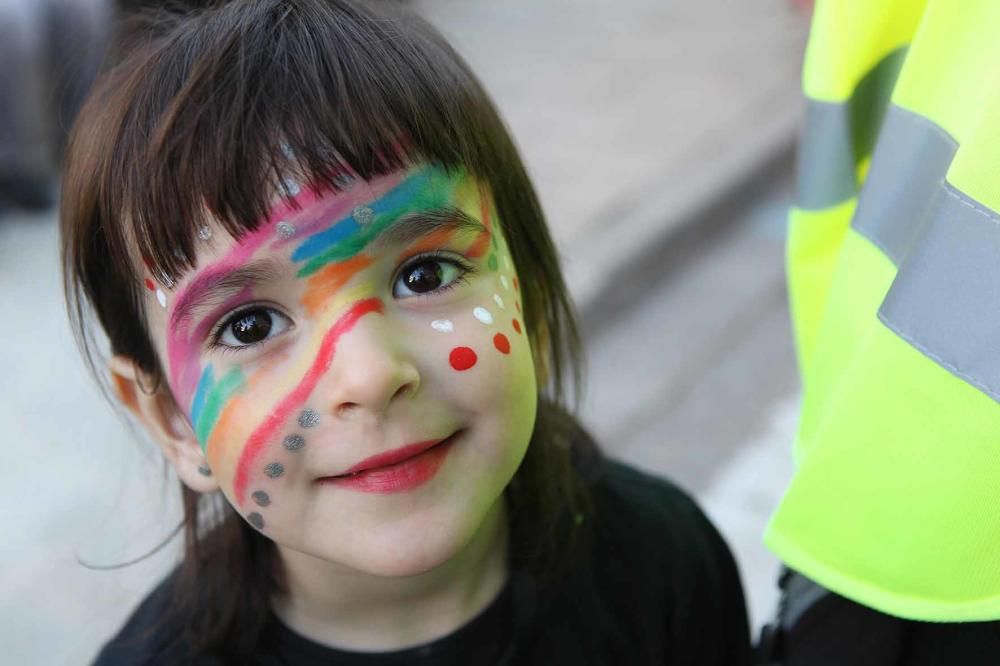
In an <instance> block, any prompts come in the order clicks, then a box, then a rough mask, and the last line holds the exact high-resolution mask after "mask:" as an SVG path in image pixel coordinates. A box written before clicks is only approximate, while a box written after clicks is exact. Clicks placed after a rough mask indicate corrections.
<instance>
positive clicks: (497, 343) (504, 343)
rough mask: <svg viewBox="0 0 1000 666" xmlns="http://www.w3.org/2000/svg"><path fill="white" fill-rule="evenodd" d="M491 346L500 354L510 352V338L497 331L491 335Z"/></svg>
mask: <svg viewBox="0 0 1000 666" xmlns="http://www.w3.org/2000/svg"><path fill="white" fill-rule="evenodd" d="M493 346H494V347H496V348H497V349H498V350H500V353H501V354H509V353H510V340H508V339H507V336H506V335H504V334H503V333H497V334H496V335H494V336H493Z"/></svg>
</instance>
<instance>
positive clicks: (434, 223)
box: [366, 206, 486, 252]
mask: <svg viewBox="0 0 1000 666" xmlns="http://www.w3.org/2000/svg"><path fill="white" fill-rule="evenodd" d="M445 229H447V230H450V231H454V232H456V233H462V232H477V233H478V232H483V231H486V228H485V227H484V226H483V225H482V223H481V222H479V220H477V219H475V218H474V217H471V216H470V215H468V214H467V213H466V212H465V211H463V210H461V209H459V208H454V207H452V206H446V207H444V208H434V209H431V210H422V211H416V212H413V213H407V214H406V215H403V216H402V217H400V218H399V219H398V220H396V222H394V223H393V224H390V225H389V226H388V227H386V228H385V229H384V230H382V233H380V234H379V235H378V236H376V237H375V238H374V239H372V241H371V242H370V243H369V244H368V247H367V248H366V252H380V251H382V250H384V249H386V248H390V247H397V246H400V245H409V244H410V243H414V242H416V241H418V240H420V239H421V238H423V237H424V236H427V235H429V234H432V233H434V232H435V231H440V230H445Z"/></svg>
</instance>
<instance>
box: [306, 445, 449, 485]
mask: <svg viewBox="0 0 1000 666" xmlns="http://www.w3.org/2000/svg"><path fill="white" fill-rule="evenodd" d="M461 432H462V431H457V432H455V433H452V434H451V435H449V436H448V437H446V438H444V439H440V440H430V441H426V442H417V443H416V444H408V445H406V446H403V447H400V448H398V449H394V450H392V451H387V452H385V453H380V454H378V455H375V456H371V457H370V458H365V459H364V460H362V461H361V462H359V463H357V464H356V465H354V466H353V467H351V468H350V469H349V470H347V471H346V472H344V473H343V474H338V475H337V476H325V477H322V478H320V479H319V482H320V483H323V484H328V485H332V486H336V487H338V488H344V489H347V490H356V491H359V492H364V493H379V494H390V493H399V492H405V491H407V490H412V489H414V488H417V487H419V486H422V485H423V484H425V483H427V482H428V481H430V480H431V479H432V478H434V476H435V475H436V474H437V472H438V470H439V469H440V467H441V464H442V463H443V462H444V459H445V457H446V456H447V455H448V453H449V452H450V451H451V449H452V444H453V443H454V442H455V440H456V439H457V438H458V435H459V434H460V433H461Z"/></svg>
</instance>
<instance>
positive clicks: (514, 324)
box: [510, 308, 521, 334]
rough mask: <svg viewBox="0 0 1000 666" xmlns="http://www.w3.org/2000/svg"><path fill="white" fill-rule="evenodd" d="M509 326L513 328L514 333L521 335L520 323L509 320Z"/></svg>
mask: <svg viewBox="0 0 1000 666" xmlns="http://www.w3.org/2000/svg"><path fill="white" fill-rule="evenodd" d="M519 309H520V308H519ZM510 325H511V326H513V327H514V331H515V332H516V333H518V334H520V333H521V322H519V321H518V320H516V319H511V320H510Z"/></svg>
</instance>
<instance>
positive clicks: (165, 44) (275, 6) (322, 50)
mask: <svg viewBox="0 0 1000 666" xmlns="http://www.w3.org/2000/svg"><path fill="white" fill-rule="evenodd" d="M384 10H385V8H380V11H384ZM186 18H187V20H186V21H184V22H182V23H179V24H178V26H177V27H176V28H175V29H173V30H170V29H166V30H164V31H163V34H162V36H161V37H160V38H159V39H158V40H156V41H155V42H153V43H151V44H150V45H149V47H148V48H146V49H145V50H141V51H139V52H136V53H135V54H134V57H133V58H130V59H129V60H130V61H128V62H124V63H123V64H122V65H121V66H120V67H121V68H124V71H128V72H129V73H128V75H127V76H126V77H125V79H126V80H125V81H123V82H122V83H123V85H122V84H119V87H118V90H117V92H119V93H121V92H124V93H126V94H128V95H129V96H130V99H129V100H128V101H127V102H128V103H127V104H126V107H127V112H126V114H125V117H124V118H123V122H122V124H121V131H120V134H119V137H118V141H117V145H116V146H115V149H114V151H113V152H114V154H115V158H114V159H113V160H112V163H111V170H112V173H111V174H109V175H110V176H111V177H110V178H109V179H108V182H109V184H110V189H111V191H112V192H114V194H112V196H111V197H110V203H111V204H112V205H113V209H112V210H110V211H108V213H109V215H108V216H106V217H107V218H110V217H112V215H120V216H121V217H122V218H123V219H124V220H128V224H127V225H122V224H112V225H110V226H109V228H108V230H109V231H110V232H111V233H114V232H115V231H118V232H119V233H123V232H124V231H127V232H128V233H129V234H131V236H132V238H130V239H119V240H118V242H117V243H113V244H114V245H116V246H119V247H121V248H123V249H124V248H126V247H127V246H128V245H129V243H134V245H133V247H136V246H137V247H138V250H139V253H140V255H141V257H142V258H143V260H144V261H145V263H146V264H147V266H148V268H149V270H151V271H152V272H153V273H154V275H155V277H157V278H158V279H159V280H160V281H161V282H164V283H166V284H170V283H171V282H172V281H174V280H176V279H177V278H178V277H179V276H180V275H181V274H183V273H184V271H186V270H189V269H190V268H192V266H193V260H194V244H195V239H196V237H197V235H196V234H197V230H198V229H199V227H200V226H201V225H203V224H204V223H205V221H206V220H207V219H208V217H211V218H212V219H214V220H216V221H217V222H218V223H219V224H221V225H222V226H223V227H224V228H225V229H226V231H227V232H228V233H230V234H231V235H233V236H234V237H236V238H239V237H240V236H241V235H243V234H245V233H246V232H248V231H251V230H254V229H256V228H257V226H259V225H260V224H261V223H262V221H264V220H265V219H266V218H267V215H268V212H269V210H270V209H271V207H272V205H273V204H274V201H275V198H276V197H278V196H284V197H290V196H291V195H292V194H293V193H294V191H295V189H294V186H293V185H291V182H292V181H294V182H297V183H301V184H309V185H310V186H312V187H316V188H317V189H321V190H324V191H326V190H332V191H338V190H340V189H341V183H342V181H341V176H342V175H343V174H349V175H351V176H352V177H356V178H361V179H363V180H369V179H371V178H373V177H375V176H378V175H383V174H386V173H391V172H393V171H396V170H399V169H401V168H405V167H407V166H409V165H412V164H414V163H417V162H420V161H428V162H433V163H434V164H436V165H438V166H440V167H442V168H444V169H446V170H458V169H467V170H468V171H469V172H471V173H472V174H474V175H477V176H480V177H488V176H489V174H490V172H492V171H495V169H491V168H490V164H489V159H490V157H489V156H490V155H491V154H492V155H493V156H496V155H497V154H503V153H504V152H505V151H504V150H502V147H501V146H491V145H490V143H491V142H490V141H489V137H490V136H491V135H493V134H495V132H483V131H482V130H483V128H484V126H489V125H491V124H492V125H495V124H499V119H498V118H497V117H496V115H495V113H494V112H493V109H492V106H491V105H490V103H489V101H488V98H487V97H486V94H485V92H484V91H483V90H482V88H481V87H480V86H479V84H478V82H477V81H476V80H475V78H474V76H473V75H472V74H471V72H469V71H468V70H467V69H465V68H464V67H463V66H462V65H461V64H460V60H459V59H458V58H457V56H455V55H454V53H452V52H451V50H450V47H449V46H447V44H445V43H444V42H443V41H440V40H437V39H435V38H434V36H433V33H432V31H422V30H416V31H413V30H405V31H400V30H399V29H398V28H396V27H394V26H393V24H392V23H391V22H386V21H384V20H379V18H378V17H376V16H374V15H372V14H371V13H369V11H368V10H367V9H366V8H365V7H364V6H363V5H357V6H355V5H353V4H350V3H348V4H346V5H342V6H340V7H334V6H330V5H323V4H322V3H301V4H299V3H295V2H279V1H277V0H274V1H272V2H261V3H255V4H253V6H251V7H247V6H246V5H243V3H229V4H227V5H223V6H221V7H219V8H216V9H210V10H207V11H204V12H202V13H201V15H200V16H199V17H198V20H197V21H191V20H190V16H188V17H186ZM398 20H404V21H410V22H419V21H420V19H418V18H416V17H413V16H409V15H405V14H400V16H399V17H398ZM112 94H114V93H112ZM102 106H103V107H104V108H107V104H103V105H102ZM133 253H134V251H133ZM136 270H141V269H138V267H136ZM136 281H137V282H138V280H136Z"/></svg>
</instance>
